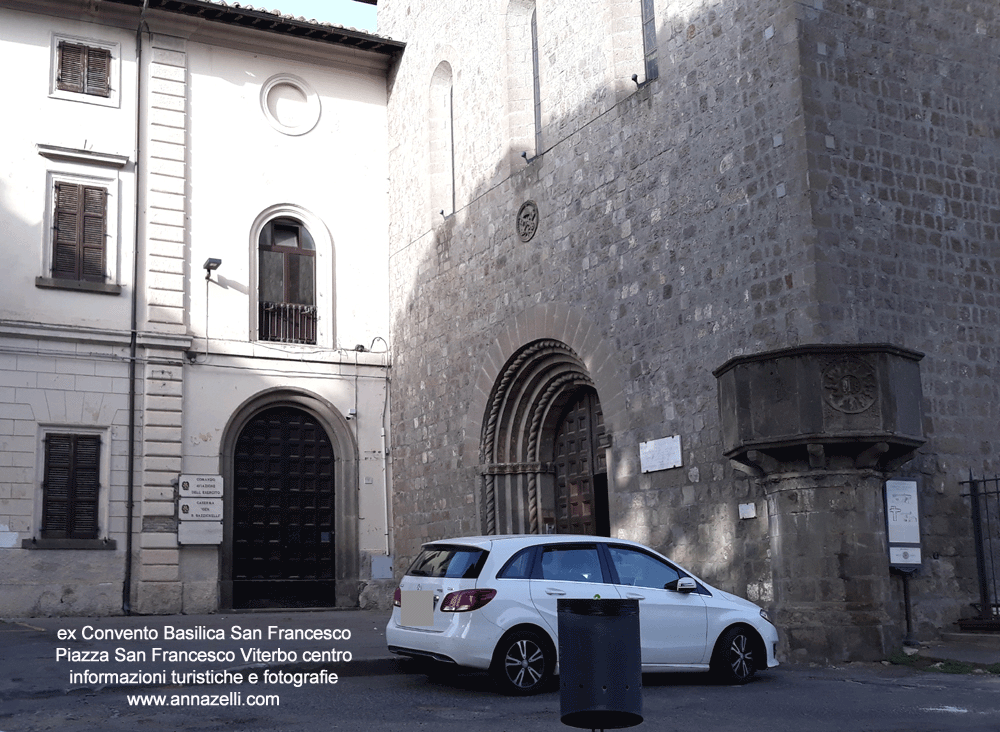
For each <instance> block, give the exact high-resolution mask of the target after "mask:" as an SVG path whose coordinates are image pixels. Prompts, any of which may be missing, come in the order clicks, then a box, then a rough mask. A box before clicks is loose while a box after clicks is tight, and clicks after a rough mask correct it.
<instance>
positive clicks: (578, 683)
mask: <svg viewBox="0 0 1000 732" xmlns="http://www.w3.org/2000/svg"><path fill="white" fill-rule="evenodd" d="M557 607H558V611H559V713H560V716H561V718H562V722H563V724H567V725H569V726H570V727H581V728H587V729H621V728H623V727H633V726H635V725H637V724H639V723H641V722H642V655H641V647H640V645H639V601H638V600H618V599H614V600H601V599H593V600H587V599H584V600H558V602H557Z"/></svg>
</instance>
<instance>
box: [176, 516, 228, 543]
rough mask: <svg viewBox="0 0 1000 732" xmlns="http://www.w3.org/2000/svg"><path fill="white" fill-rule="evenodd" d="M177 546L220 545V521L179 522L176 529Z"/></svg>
mask: <svg viewBox="0 0 1000 732" xmlns="http://www.w3.org/2000/svg"><path fill="white" fill-rule="evenodd" d="M177 543H178V544H221V543H222V522H221V521H181V522H180V524H179V525H178V527H177Z"/></svg>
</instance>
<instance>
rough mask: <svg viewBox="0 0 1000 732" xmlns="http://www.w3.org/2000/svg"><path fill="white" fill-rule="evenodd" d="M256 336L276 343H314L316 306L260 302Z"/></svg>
mask: <svg viewBox="0 0 1000 732" xmlns="http://www.w3.org/2000/svg"><path fill="white" fill-rule="evenodd" d="M257 327H258V338H259V339H260V340H262V341H276V342H278V343H310V344H315V343H316V306H315V305H297V304H295V303H287V302H261V303H260V312H259V317H258V321H257Z"/></svg>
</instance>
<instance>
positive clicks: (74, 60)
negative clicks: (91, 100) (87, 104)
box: [56, 41, 111, 97]
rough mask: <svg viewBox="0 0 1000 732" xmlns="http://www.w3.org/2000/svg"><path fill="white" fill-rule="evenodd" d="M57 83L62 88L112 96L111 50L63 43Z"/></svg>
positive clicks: (101, 95) (79, 92)
mask: <svg viewBox="0 0 1000 732" xmlns="http://www.w3.org/2000/svg"><path fill="white" fill-rule="evenodd" d="M56 87H57V88H58V89H60V90H62V91H69V92H76V93H78V94H90V95H92V96H96V97H109V96H111V51H109V50H108V49H106V48H95V47H93V46H84V45H83V44H80V43H69V42H68V41H62V42H60V43H59V72H58V75H57V76H56Z"/></svg>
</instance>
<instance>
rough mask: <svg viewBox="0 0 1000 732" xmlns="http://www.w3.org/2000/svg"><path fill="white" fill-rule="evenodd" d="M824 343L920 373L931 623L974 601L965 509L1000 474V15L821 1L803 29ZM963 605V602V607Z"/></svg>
mask: <svg viewBox="0 0 1000 732" xmlns="http://www.w3.org/2000/svg"><path fill="white" fill-rule="evenodd" d="M801 27H802V33H801V39H800V48H801V56H802V87H803V107H804V111H805V127H806V144H807V148H808V156H809V173H810V181H811V190H810V204H811V206H812V210H813V223H814V226H815V230H816V237H817V241H818V247H817V250H818V251H817V253H818V258H817V268H818V272H819V273H820V277H819V280H820V282H821V283H822V285H823V289H822V292H821V295H822V297H821V299H820V300H819V302H818V307H819V312H818V333H819V334H820V336H821V337H822V338H823V339H829V340H831V341H841V342H852V341H857V342H868V343H871V342H889V343H894V344H897V345H901V346H905V347H908V348H912V349H915V350H918V351H921V352H924V353H925V354H926V356H925V358H924V359H923V361H922V362H921V372H922V380H923V387H924V414H925V427H924V431H925V435H926V437H927V439H928V441H927V443H926V444H925V445H924V447H923V448H922V449H921V451H920V454H919V455H918V457H917V458H916V459H915V460H914V461H912V462H911V463H910V464H909V465H907V466H904V468H903V472H905V474H906V475H909V476H912V477H915V478H917V479H918V481H919V482H920V484H921V494H920V498H921V501H922V515H923V524H922V529H923V532H924V533H923V535H924V546H925V556H926V559H925V562H924V566H923V568H922V571H921V572H920V573H919V574H918V575H917V577H916V578H915V581H914V582H913V589H912V591H913V594H914V601H915V603H916V605H917V607H918V616H917V617H918V621H919V622H920V623H922V624H924V626H925V630H928V631H929V630H930V629H931V628H945V629H946V628H947V627H948V626H949V624H950V623H951V622H952V621H953V620H954V619H955V614H956V613H963V612H964V613H965V614H969V613H970V611H969V609H968V607H967V605H966V606H964V607H963V605H964V602H965V601H967V600H965V598H968V597H972V596H975V597H978V594H977V590H976V589H975V586H974V584H973V582H974V576H975V575H974V572H975V564H974V561H973V560H972V559H971V557H972V556H973V551H974V549H973V545H972V535H971V523H970V519H969V507H968V503H967V501H968V499H967V498H963V497H962V495H961V494H962V493H966V492H968V488H967V487H966V486H962V485H960V481H963V480H967V479H968V476H969V472H970V471H971V472H972V473H974V474H975V475H976V476H977V477H978V476H982V475H987V474H988V475H993V474H995V473H996V472H997V471H998V470H1000V449H998V447H1000V443H998V442H997V441H996V440H995V439H992V438H991V435H992V434H994V433H995V431H996V426H997V424H998V423H1000V366H998V364H1000V97H998V96H997V93H996V85H995V82H994V80H995V79H997V78H1000V13H998V12H997V7H996V4H995V3H991V2H964V1H963V2H947V1H945V2H935V3H912V2H904V1H903V0H877V1H869V2H841V1H840V0H816V1H814V2H811V3H805V4H804V5H803V7H802V11H801ZM960 598H961V599H960Z"/></svg>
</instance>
